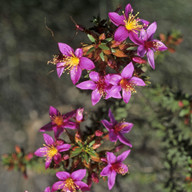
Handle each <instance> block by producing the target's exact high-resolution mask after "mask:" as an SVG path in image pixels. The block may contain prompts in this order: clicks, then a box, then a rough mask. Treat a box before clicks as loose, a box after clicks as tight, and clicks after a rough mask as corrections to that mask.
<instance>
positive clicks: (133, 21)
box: [109, 4, 149, 42]
mask: <svg viewBox="0 0 192 192" xmlns="http://www.w3.org/2000/svg"><path fill="white" fill-rule="evenodd" d="M132 13H133V9H132V7H131V5H130V4H128V5H127V6H126V7H125V12H123V15H119V14H118V13H116V12H110V13H109V18H110V19H111V22H112V23H113V24H114V25H116V26H117V27H118V28H117V30H116V31H115V34H114V39H115V41H119V42H122V41H124V40H126V39H127V38H128V37H129V34H131V33H138V31H140V30H141V29H143V27H146V26H147V25H148V24H149V22H148V21H146V20H144V19H139V18H137V15H138V14H136V15H133V14H132Z"/></svg>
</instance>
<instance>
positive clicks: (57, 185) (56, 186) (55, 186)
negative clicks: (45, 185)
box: [52, 181, 65, 191]
mask: <svg viewBox="0 0 192 192" xmlns="http://www.w3.org/2000/svg"><path fill="white" fill-rule="evenodd" d="M64 186H65V183H64V182H63V181H57V182H56V183H54V184H53V186H52V190H53V191H57V190H59V189H63V187H64Z"/></svg>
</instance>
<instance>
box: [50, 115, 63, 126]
mask: <svg viewBox="0 0 192 192" xmlns="http://www.w3.org/2000/svg"><path fill="white" fill-rule="evenodd" d="M51 119H52V121H53V122H54V123H55V124H56V125H57V126H61V125H63V116H62V115H58V116H56V115H55V116H52V117H51Z"/></svg>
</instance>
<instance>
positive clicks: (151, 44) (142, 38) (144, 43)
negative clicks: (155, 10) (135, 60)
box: [129, 22, 167, 69]
mask: <svg viewBox="0 0 192 192" xmlns="http://www.w3.org/2000/svg"><path fill="white" fill-rule="evenodd" d="M156 29H157V23H156V22H153V23H152V24H151V25H150V26H149V27H148V28H147V29H146V30H144V29H142V30H141V32H140V35H139V36H138V35H137V34H131V35H130V37H129V38H130V39H131V41H133V42H134V43H135V44H137V45H139V46H138V48H137V54H138V55H139V56H140V57H144V55H145V54H147V59H148V62H149V65H150V66H151V67H152V68H153V69H155V61H154V51H165V50H167V47H166V46H165V45H164V44H163V43H162V42H161V41H159V40H157V39H153V35H154V33H155V31H156Z"/></svg>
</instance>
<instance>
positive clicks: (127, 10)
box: [125, 3, 133, 18]
mask: <svg viewBox="0 0 192 192" xmlns="http://www.w3.org/2000/svg"><path fill="white" fill-rule="evenodd" d="M132 11H133V8H132V7H131V4H130V3H129V4H127V5H126V7H125V16H126V18H129V13H131V12H132Z"/></svg>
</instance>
